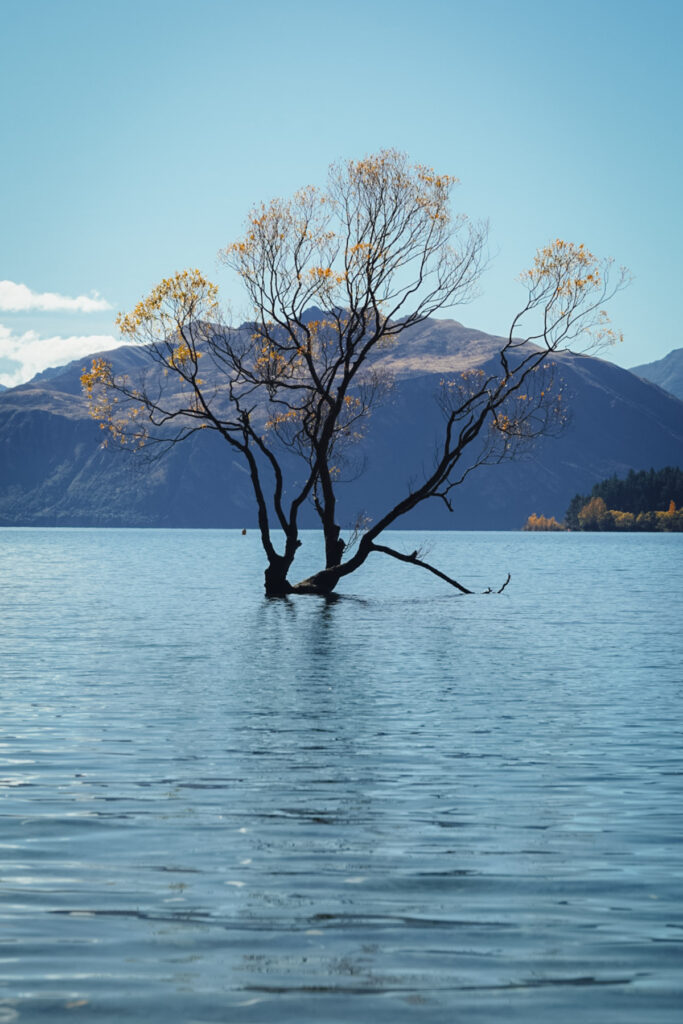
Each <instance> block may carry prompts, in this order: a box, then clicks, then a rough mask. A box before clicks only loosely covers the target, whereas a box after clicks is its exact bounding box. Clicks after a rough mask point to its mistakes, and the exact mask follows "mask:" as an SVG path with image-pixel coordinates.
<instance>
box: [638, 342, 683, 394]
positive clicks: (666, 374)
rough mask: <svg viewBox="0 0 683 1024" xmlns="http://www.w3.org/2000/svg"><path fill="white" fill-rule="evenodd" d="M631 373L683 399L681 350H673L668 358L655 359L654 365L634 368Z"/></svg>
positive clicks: (682, 349) (645, 364) (649, 364)
mask: <svg viewBox="0 0 683 1024" xmlns="http://www.w3.org/2000/svg"><path fill="white" fill-rule="evenodd" d="M631 373H635V374H636V376H638V377H644V378H645V380H650V381H652V382H653V384H659V386H660V388H664V389H665V390H666V391H669V392H670V393H671V394H672V395H676V397H677V398H682V399H683V348H675V349H674V350H673V352H669V354H668V356H664V358H663V359H657V360H655V362H654V363H643V364H642V366H634V367H632V368H631Z"/></svg>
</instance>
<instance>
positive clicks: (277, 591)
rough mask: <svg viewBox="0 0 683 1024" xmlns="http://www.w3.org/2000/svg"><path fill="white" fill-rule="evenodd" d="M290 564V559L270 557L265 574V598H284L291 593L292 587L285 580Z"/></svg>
mask: <svg viewBox="0 0 683 1024" xmlns="http://www.w3.org/2000/svg"><path fill="white" fill-rule="evenodd" d="M291 564H292V560H291V559H287V558H283V557H282V556H281V555H274V556H273V557H271V559H270V561H269V562H268V568H267V569H266V572H265V588H266V597H286V596H287V594H291V593H292V590H293V587H292V585H291V583H289V582H288V580H287V573H288V572H289V568H290V566H291Z"/></svg>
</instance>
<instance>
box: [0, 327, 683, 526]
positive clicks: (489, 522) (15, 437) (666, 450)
mask: <svg viewBox="0 0 683 1024" xmlns="http://www.w3.org/2000/svg"><path fill="white" fill-rule="evenodd" d="M500 344H501V339H499V338H494V337H492V336H490V335H487V334H483V333H482V332H481V331H476V330H472V329H469V328H466V327H463V325H462V324H459V323H457V322H456V321H453V320H430V321H426V322H425V323H424V324H421V325H419V326H418V327H415V328H412V329H411V330H410V331H407V332H406V333H405V334H404V335H402V336H401V340H400V341H399V343H398V344H396V345H395V346H394V347H392V348H391V349H387V350H386V352H385V353H383V354H382V358H381V362H382V363H383V364H384V365H385V366H386V368H387V369H389V370H391V372H392V373H393V374H394V377H395V385H394V388H393V390H392V391H391V393H390V397H389V399H388V401H386V402H385V403H384V405H382V406H381V407H380V408H378V409H377V410H376V411H375V413H374V414H373V417H372V419H371V422H370V428H369V431H368V434H367V437H366V439H365V441H364V442H363V449H362V453H361V454H362V455H363V457H364V460H365V472H364V473H362V474H360V475H358V476H357V477H356V478H354V479H352V480H350V481H349V482H348V483H347V484H346V485H344V486H343V487H340V521H341V522H342V523H343V524H344V525H347V524H348V525H350V524H351V523H352V522H353V521H354V520H355V518H356V515H357V513H358V512H360V511H364V512H366V513H367V514H369V515H370V516H373V515H374V516H376V515H378V514H379V513H380V512H381V511H383V510H384V509H385V508H386V507H387V506H388V504H389V502H392V501H394V500H396V499H397V498H398V497H399V496H400V495H401V493H402V492H405V488H406V485H407V484H408V483H409V482H410V481H411V480H418V479H419V478H420V476H421V474H423V473H424V471H425V470H428V468H429V465H430V461H431V458H432V454H433V452H434V449H435V443H436V439H437V437H438V435H439V431H440V429H441V424H442V419H441V413H440V411H439V409H438V406H437V404H436V402H435V401H434V396H435V393H436V391H437V388H438V385H439V381H440V380H441V379H442V378H443V377H444V376H446V375H448V374H449V373H453V372H456V371H459V370H462V369H465V368H471V367H477V366H483V365H485V364H486V362H487V361H488V360H490V359H491V358H493V357H494V356H495V354H496V353H497V351H498V349H499V347H500ZM674 354H675V353H672V355H674ZM108 358H109V359H110V360H111V361H112V362H113V364H114V368H115V370H116V371H117V372H128V373H131V372H133V371H134V370H135V369H136V368H140V367H142V366H143V365H145V364H146V362H147V357H146V355H145V353H144V350H142V349H139V348H134V347H131V346H122V347H121V348H119V349H115V350H114V351H113V352H111V353H109V354H108ZM668 358H669V357H667V359H668ZM555 361H556V363H557V364H558V366H559V368H560V370H561V374H562V377H563V379H564V382H565V385H566V388H567V392H568V396H569V407H570V410H571V420H570V423H569V425H568V427H567V428H566V430H565V431H564V433H563V434H562V436H561V437H559V438H557V439H552V438H545V439H543V440H542V441H541V442H539V443H538V445H537V446H536V448H535V449H534V450H533V451H532V452H531V453H530V454H529V455H527V456H526V457H525V458H524V459H522V460H521V461H518V462H515V463H507V464H503V465H500V466H495V467H485V468H483V469H480V470H478V471H477V472H476V473H473V474H472V476H471V477H469V478H468V480H467V481H466V483H465V484H464V485H463V486H462V487H460V488H459V489H458V490H457V491H456V492H455V495H454V496H455V508H454V512H453V513H452V514H451V513H449V512H448V510H447V509H446V508H445V506H444V505H443V503H441V502H439V501H433V502H428V503H425V504H423V505H422V506H421V507H420V508H418V509H416V510H415V511H414V512H413V513H412V514H411V516H409V517H406V518H405V519H404V520H401V521H400V522H399V523H397V526H399V527H404V528H423V529H429V528H434V529H519V528H521V527H522V525H523V524H524V522H525V521H526V519H527V516H529V514H530V513H534V512H535V513H538V514H543V515H548V516H550V515H554V516H556V517H557V518H558V519H561V518H562V517H563V515H564V512H565V510H566V508H567V505H568V503H569V501H570V499H571V498H572V497H573V496H574V495H575V494H577V493H581V494H586V493H589V492H590V490H591V488H592V486H593V484H595V483H596V482H597V481H599V480H603V479H604V478H606V477H608V476H610V475H612V474H613V473H617V474H619V475H624V474H625V473H627V472H628V470H629V469H636V470H638V469H649V468H650V467H655V468H661V467H663V466H667V465H673V466H683V401H681V400H680V399H679V398H676V397H674V396H673V395H670V394H668V393H667V392H665V391H662V390H661V388H660V387H658V386H656V385H655V384H652V383H649V382H648V381H646V380H643V379H641V377H640V376H636V375H635V373H634V372H630V371H628V370H623V369H621V368H620V367H618V366H615V365H614V364H612V363H609V362H606V361H603V360H601V359H596V358H591V357H588V356H573V355H562V356H560V357H556V359H555ZM661 362H665V360H661ZM87 363H89V359H88V360H84V359H81V360H78V361H77V362H74V363H71V364H69V365H68V366H66V367H62V368H58V369H52V370H49V371H46V372H45V373H43V374H39V375H38V376H37V377H36V378H34V380H32V381H31V382H30V383H28V384H23V385H21V386H20V387H16V388H12V389H9V390H6V391H4V392H3V393H2V394H1V395H0V525H5V526H164V527H245V526H246V527H250V526H253V525H255V523H256V517H255V511H254V505H253V499H252V495H251V486H250V482H249V479H248V476H247V474H246V471H245V469H244V466H243V465H242V464H241V463H240V462H239V461H238V460H237V459H236V458H235V457H234V455H233V452H232V450H231V449H230V448H229V447H228V445H227V444H226V443H225V442H224V441H223V440H222V439H221V438H220V437H219V436H217V435H215V434H214V433H213V432H212V431H204V432H202V433H201V435H198V436H196V437H194V438H193V439H191V440H190V441H188V442H185V443H183V444H181V445H179V446H177V447H176V448H174V449H173V450H172V451H171V452H170V453H169V454H168V455H167V456H165V457H164V458H163V459H161V460H159V461H158V462H155V463H151V464H150V463H149V462H147V461H145V460H144V459H142V458H139V457H137V456H131V455H129V454H127V453H121V452H117V451H115V450H113V449H103V448H102V447H101V440H102V434H101V432H100V430H99V429H98V425H97V424H96V423H94V422H93V421H92V420H91V419H90V417H89V415H88V411H87V408H86V405H85V401H84V399H83V397H82V395H81V388H80V380H79V378H80V373H81V369H82V367H83V366H84V365H86V364H87ZM651 365H655V366H656V365H657V364H651ZM640 369H641V370H642V369H643V368H640ZM304 525H309V526H315V525H316V519H315V517H314V514H313V510H308V512H307V513H306V517H305V521H304Z"/></svg>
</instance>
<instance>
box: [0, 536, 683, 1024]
mask: <svg viewBox="0 0 683 1024" xmlns="http://www.w3.org/2000/svg"><path fill="white" fill-rule="evenodd" d="M420 539H421V537H420V535H416V534H405V535H400V534H394V535H393V543H394V546H403V547H404V550H408V551H409V550H412V549H413V548H414V547H415V546H416V544H417V541H419V540H420ZM428 539H429V541H430V544H431V548H432V550H431V556H430V557H431V560H432V561H433V562H435V563H436V564H437V565H439V566H440V567H441V568H442V569H443V570H444V571H446V572H450V573H452V574H453V575H454V576H456V577H457V578H458V579H460V580H461V582H463V583H465V584H466V585H468V586H474V587H476V588H478V589H480V590H483V589H485V588H486V587H487V586H489V585H490V586H500V584H501V583H502V582H503V581H504V579H505V576H506V574H507V572H508V571H510V572H511V573H512V581H511V583H510V585H509V587H508V588H507V589H506V590H505V591H504V593H503V594H500V595H489V596H473V597H463V596H459V595H458V594H457V593H456V592H455V591H452V590H451V589H450V588H448V587H447V586H446V585H445V584H442V583H441V582H440V581H438V580H436V579H435V578H434V577H432V576H430V575H429V574H428V573H425V572H424V571H423V570H421V569H416V568H411V567H408V566H404V565H401V564H399V563H397V562H395V561H393V560H391V559H388V558H386V557H385V556H382V555H377V556H374V560H372V561H370V562H368V563H367V564H366V566H365V567H364V569H363V570H361V572H359V573H357V574H356V575H355V576H353V577H351V578H349V579H348V580H346V581H344V582H343V583H342V590H343V596H342V597H341V598H340V599H339V600H337V601H335V602H325V601H324V600H322V599H320V598H315V597H299V598H295V599H291V600H286V601H271V602H268V601H266V600H265V599H264V598H263V596H262V568H263V565H262V557H261V554H260V551H259V546H258V540H257V537H256V534H255V533H251V532H250V534H249V535H248V536H247V537H242V536H241V535H240V534H239V533H237V532H232V531H226V532H220V531H206V532H201V531H168V532H165V531H137V530H129V531H123V530H108V531H104V530H11V529H6V530H1V531H0V577H1V584H2V587H1V590H0V612H1V620H0V621H1V626H0V628H1V631H2V635H1V637H0V673H1V675H2V685H1V688H0V715H1V719H0V901H1V902H0V1024H4V1022H8V1021H14V1020H16V1021H18V1022H20V1024H21V1022H31V1024H32V1022H34V1021H41V1020H45V1021H48V1020H49V1021H50V1022H55V1021H56V1022H61V1021H62V1020H64V1021H66V1020H69V1021H70V1020H79V1019H80V1020H83V1021H88V1022H90V1021H93V1022H97V1024H99V1022H105V1021H106V1022H110V1021H111V1022H117V1024H118V1022H120V1021H122V1020H125V1021H132V1022H134V1021H141V1022H142V1021H145V1022H159V1024H176V1022H183V1024H204V1022H219V1021H220V1022H230V1024H251V1022H268V1024H271V1022H273V1024H274V1022H277V1024H280V1022H286V1024H289V1022H291V1024H301V1022H309V1021H311V1022H312V1021H315V1022H323V1024H329V1022H335V1024H336V1022H339V1024H348V1022H349V1021H352V1020H358V1021H361V1022H364V1021H370V1020H371V1021H373V1024H380V1022H385V1021H386V1022H402V1021H410V1022H414V1021H418V1022H421V1021H424V1022H429V1024H432V1022H439V1024H441V1022H444V1024H450V1022H454V1021H463V1022H467V1024H470V1022H487V1024H488V1022H491V1024H493V1022H496V1024H498V1022H500V1021H505V1022H510V1021H512V1022H525V1024H528V1022H534V1024H535V1022H539V1024H540V1022H543V1024H545V1022H549V1021H552V1022H553V1024H562V1022H571V1024H575V1021H576V1020H577V1019H578V1017H579V1016H580V1017H581V1019H582V1020H584V1021H586V1022H588V1024H593V1022H598V1021H599V1022H600V1024H644V1022H647V1024H664V1022H669V1021H671V1022H673V1021H676V1022H678V1021H679V1020H680V1013H681V1004H682V1000H683V956H682V954H683V885H682V883H683V844H682V839H683V742H682V741H683V735H682V734H683V717H682V710H683V637H682V632H681V624H682V623H683V537H682V536H681V535H673V534H669V535H647V534H645V535H644V534H638V535H635V534H633V535H625V536H618V535H614V534H512V533H507V534H473V533H453V534H432V535H429V538H428ZM317 546H318V538H317V536H316V535H315V534H307V535H306V541H305V547H304V550H303V555H304V562H305V564H304V565H303V566H302V575H305V574H306V572H308V571H309V570H312V569H313V568H315V567H316V565H317V561H316V558H315V552H316V550H317ZM306 558H308V561H307V562H306Z"/></svg>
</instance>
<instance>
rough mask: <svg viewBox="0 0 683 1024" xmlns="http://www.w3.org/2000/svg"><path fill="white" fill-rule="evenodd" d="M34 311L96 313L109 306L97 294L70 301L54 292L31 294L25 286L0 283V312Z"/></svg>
mask: <svg viewBox="0 0 683 1024" xmlns="http://www.w3.org/2000/svg"><path fill="white" fill-rule="evenodd" d="M34 309H43V310H50V311H52V312H55V311H58V310H64V311H66V312H70V313H98V312H100V311H101V310H103V309H111V306H110V304H109V303H108V302H107V300H106V299H103V298H101V297H100V296H99V295H98V294H97V292H95V293H94V294H93V295H92V296H88V295H78V296H76V298H75V299H72V298H70V297H69V296H68V295H58V294H57V293H56V292H32V291H31V289H30V288H28V287H27V286H26V285H25V284H16V282H14V281H0V310H2V311H3V312H5V313H24V312H26V311H27V310H34Z"/></svg>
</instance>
